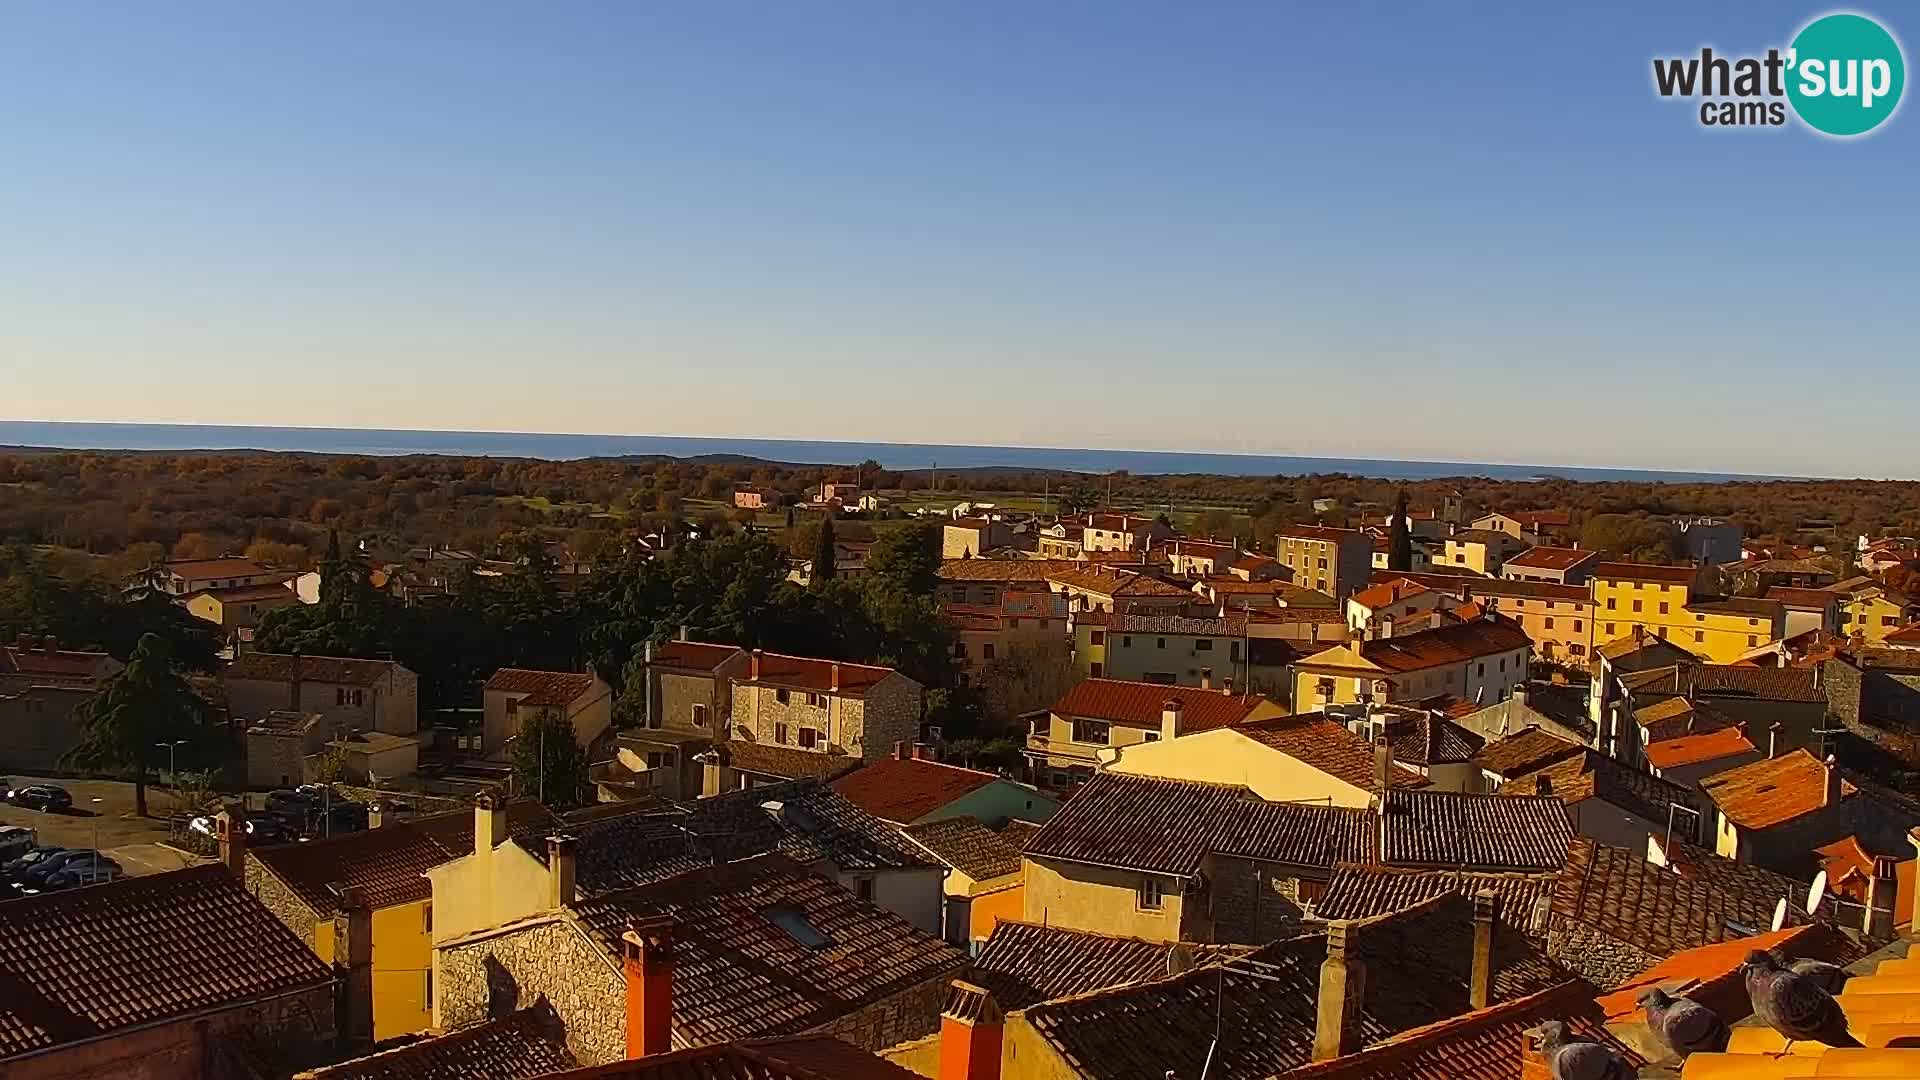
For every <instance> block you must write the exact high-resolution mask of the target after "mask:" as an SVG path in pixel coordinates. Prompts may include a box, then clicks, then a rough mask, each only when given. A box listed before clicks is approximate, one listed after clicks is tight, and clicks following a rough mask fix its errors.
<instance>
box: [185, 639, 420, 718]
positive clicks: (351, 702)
mask: <svg viewBox="0 0 1920 1080" xmlns="http://www.w3.org/2000/svg"><path fill="white" fill-rule="evenodd" d="M220 677H221V681H222V682H223V683H225V685H226V688H227V711H228V712H229V713H230V714H231V715H233V716H235V717H237V718H239V719H242V720H253V719H256V718H258V717H262V716H265V715H266V714H268V713H270V712H275V711H279V710H286V711H289V712H301V713H319V714H320V715H321V717H322V718H323V719H324V720H325V722H326V723H327V725H328V726H329V727H330V728H332V729H334V730H338V729H340V728H343V727H347V728H357V729H359V730H361V731H378V732H383V733H385V734H388V735H412V734H414V733H415V732H417V731H419V730H420V706H419V698H420V693H419V684H420V680H419V677H418V676H416V675H414V673H413V672H411V671H409V670H407V669H406V668H405V667H403V666H401V665H400V664H397V663H395V662H393V661H392V660H360V659H353V658H349V657H340V656H301V655H300V654H298V653H260V652H249V653H242V654H241V655H240V656H239V658H237V659H235V660H234V662H233V663H231V664H228V665H227V666H226V668H225V670H223V671H222V672H221V673H220Z"/></svg>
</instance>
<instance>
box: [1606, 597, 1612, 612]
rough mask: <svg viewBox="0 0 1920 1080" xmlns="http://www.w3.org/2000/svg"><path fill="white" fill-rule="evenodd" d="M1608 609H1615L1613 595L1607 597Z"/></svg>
mask: <svg viewBox="0 0 1920 1080" xmlns="http://www.w3.org/2000/svg"><path fill="white" fill-rule="evenodd" d="M1607 610H1608V611H1612V610H1613V597H1611V596H1609V597H1607Z"/></svg>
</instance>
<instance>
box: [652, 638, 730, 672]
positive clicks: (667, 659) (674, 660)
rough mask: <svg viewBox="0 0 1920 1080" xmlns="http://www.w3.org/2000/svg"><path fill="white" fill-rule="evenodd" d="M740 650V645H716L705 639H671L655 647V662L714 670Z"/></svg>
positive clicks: (679, 666) (664, 665) (693, 668)
mask: <svg viewBox="0 0 1920 1080" xmlns="http://www.w3.org/2000/svg"><path fill="white" fill-rule="evenodd" d="M739 651H740V646H738V645H714V644H710V643H708V642H704V641H669V642H667V643H666V644H665V645H656V646H654V648H653V662H654V663H655V664H659V665H661V666H663V667H677V668H689V669H692V670H696V671H712V670H713V669H714V668H717V667H719V666H720V665H721V664H724V663H726V662H727V659H728V658H729V657H731V656H733V655H734V654H735V653H738V652H739Z"/></svg>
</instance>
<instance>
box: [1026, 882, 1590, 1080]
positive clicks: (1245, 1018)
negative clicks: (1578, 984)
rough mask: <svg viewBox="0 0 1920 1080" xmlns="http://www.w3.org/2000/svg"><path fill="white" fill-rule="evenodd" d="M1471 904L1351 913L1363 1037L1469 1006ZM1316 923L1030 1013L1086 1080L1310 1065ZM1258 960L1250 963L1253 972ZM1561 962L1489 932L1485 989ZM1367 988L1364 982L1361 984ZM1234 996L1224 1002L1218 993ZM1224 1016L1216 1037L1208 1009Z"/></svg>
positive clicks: (1531, 985) (1532, 985)
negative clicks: (1309, 930) (1231, 954)
mask: <svg viewBox="0 0 1920 1080" xmlns="http://www.w3.org/2000/svg"><path fill="white" fill-rule="evenodd" d="M1471 912H1472V904H1471V903H1470V902H1468V901H1467V900H1465V899H1464V898H1461V897H1438V898H1436V899H1434V900H1431V901H1429V902H1427V903H1426V904H1423V905H1421V906H1419V907H1416V908H1413V909H1411V910H1408V911H1403V912H1399V913H1397V914H1394V915H1388V916H1384V917H1382V918H1379V919H1375V920H1371V921H1369V922H1366V923H1362V924H1360V926H1359V927H1358V930H1357V934H1356V940H1355V944H1354V946H1353V947H1354V948H1355V949H1357V951H1358V952H1359V955H1360V959H1361V962H1362V963H1363V964H1364V965H1365V969H1366V980H1365V986H1364V987H1363V989H1362V993H1361V1001H1360V1006H1359V1009H1358V1015H1357V1017H1356V1020H1355V1022H1356V1023H1358V1024H1359V1025H1360V1032H1361V1040H1362V1042H1363V1043H1365V1044H1368V1045H1371V1044H1374V1043H1378V1042H1380V1041H1382V1040H1384V1039H1387V1038H1390V1037H1391V1036H1393V1035H1397V1034H1399V1033H1401V1032H1404V1031H1410V1030H1412V1029H1414V1028H1417V1027H1421V1026H1424V1025H1426V1024H1430V1023H1433V1022H1435V1021H1437V1020H1441V1019H1444V1018H1446V1017H1450V1016H1456V1015H1458V1014H1460V1013H1462V1012H1465V1011H1467V1009H1468V1007H1469V999H1468V976H1469V970H1470V967H1471V960H1472V941H1473V924H1472V914H1471ZM1325 958H1326V938H1325V936H1324V935H1322V934H1310V935H1303V936H1301V937H1296V938H1290V939H1286V940H1283V941H1276V942H1274V943H1272V944H1270V945H1267V946H1265V947H1263V948H1260V949H1258V950H1256V951H1254V952H1253V953H1251V954H1249V955H1248V956H1247V957H1246V958H1245V959H1244V960H1230V961H1228V962H1226V963H1225V964H1208V965H1205V966H1202V967H1198V968H1195V969H1193V970H1191V971H1189V972H1186V973H1185V974H1182V975H1177V976H1174V977H1172V978H1167V979H1160V980H1157V981H1154V982H1148V983H1142V984H1139V985H1136V986H1128V987H1120V988H1117V989H1111V990H1102V991H1097V992H1095V993H1090V994H1083V995H1079V996H1076V997H1069V998H1064V999H1062V1000H1058V1001H1050V1002H1046V1003H1043V1004H1039V1005H1034V1006H1031V1007H1029V1008H1028V1010H1027V1013H1026V1016H1027V1022H1028V1023H1029V1024H1031V1025H1032V1026H1033V1028H1034V1030H1035V1031H1036V1032H1037V1033H1038V1034H1039V1035H1040V1037H1041V1038H1043V1039H1045V1040H1047V1042H1048V1043H1050V1044H1052V1046H1053V1048H1054V1049H1055V1050H1056V1051H1057V1052H1058V1053H1059V1054H1060V1055H1061V1056H1062V1057H1064V1058H1065V1059H1066V1060H1068V1061H1070V1062H1072V1063H1073V1065H1074V1068H1075V1069H1077V1071H1078V1075H1080V1076H1084V1077H1088V1078H1092V1080H1161V1078H1163V1077H1164V1076H1165V1075H1166V1073H1167V1072H1168V1071H1172V1072H1173V1073H1175V1074H1176V1075H1178V1076H1199V1075H1200V1073H1201V1070H1202V1068H1203V1066H1206V1063H1207V1061H1208V1060H1209V1055H1210V1054H1211V1060H1212V1064H1211V1066H1210V1067H1209V1069H1210V1072H1209V1074H1210V1075H1220V1076H1271V1075H1273V1074H1275V1073H1278V1072H1282V1071H1284V1070H1287V1069H1292V1068H1297V1067H1299V1066H1302V1065H1305V1064H1307V1062H1308V1060H1309V1059H1310V1058H1311V1056H1312V1052H1313V1034H1314V1026H1315V1021H1316V1018H1317V1013H1318V1004H1317V1003H1318V998H1319V984H1320V964H1321V962H1322V961H1323V960H1324V959H1325ZM1253 964H1258V965H1259V967H1258V969H1257V971H1258V974H1251V973H1249V972H1248V970H1247V969H1250V968H1251V967H1252V965H1253ZM1568 978H1569V976H1568V974H1567V973H1566V971H1565V970H1564V969H1562V968H1560V967H1559V966H1558V965H1556V964H1554V963H1553V962H1552V961H1550V960H1548V959H1547V958H1546V957H1545V956H1544V955H1543V954H1542V953H1541V952H1540V951H1539V948H1538V946H1536V945H1535V944H1534V943H1533V942H1532V941H1530V940H1529V939H1527V938H1526V937H1525V936H1523V935H1521V934H1519V933H1504V934H1499V935H1496V937H1495V944H1494V978H1493V994H1492V996H1493V998H1494V1000H1495V1001H1511V1000H1514V999H1516V998H1521V997H1525V996H1527V995H1530V994H1534V993H1537V992H1539V991H1541V990H1545V989H1547V988H1549V987H1552V986H1555V985H1558V984H1560V983H1562V982H1565V981H1566V980H1567V979H1568ZM1368 989H1370V990H1371V991H1372V992H1371V993H1369V992H1367V990H1368ZM1223 994H1224V995H1225V997H1226V999H1227V1001H1228V1002H1231V1008H1230V1009H1224V1008H1223V1002H1222V1001H1221V1000H1220V999H1221V995H1223ZM1221 1015H1227V1016H1230V1017H1231V1023H1230V1026H1228V1027H1225V1028H1221V1029H1220V1030H1222V1031H1223V1036H1224V1037H1223V1038H1222V1039H1221V1040H1220V1042H1219V1045H1218V1046H1215V1045H1214V1032H1215V1030H1216V1028H1217V1025H1216V1022H1215V1021H1216V1018H1217V1017H1219V1016H1221Z"/></svg>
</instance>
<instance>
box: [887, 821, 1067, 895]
mask: <svg viewBox="0 0 1920 1080" xmlns="http://www.w3.org/2000/svg"><path fill="white" fill-rule="evenodd" d="M1038 830H1039V826H1038V825H1033V826H1031V828H1028V829H1009V830H1003V831H1001V832H995V831H993V830H992V829H989V828H987V827H986V826H985V825H982V824H980V819H979V818H976V817H951V818H941V819H940V820H938V821H929V822H925V823H923V824H920V825H909V826H907V827H906V828H904V829H902V830H900V831H901V832H904V833H906V835H907V838H908V839H909V840H912V841H913V842H914V843H916V844H919V845H920V846H921V847H923V848H926V849H927V851H928V852H930V853H931V854H932V855H933V857H934V858H936V859H938V860H940V861H941V862H943V863H946V864H947V865H948V866H951V867H953V868H954V869H955V870H958V871H960V872H961V873H963V874H965V875H967V876H968V877H970V878H972V879H973V880H975V881H991V880H993V879H994V878H1001V877H1006V876H1008V875H1009V874H1017V873H1019V872H1020V851H1021V849H1022V848H1024V847H1025V846H1026V842H1027V841H1028V840H1029V839H1031V838H1032V837H1033V835H1034V833H1035V832H1037V831H1038Z"/></svg>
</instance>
